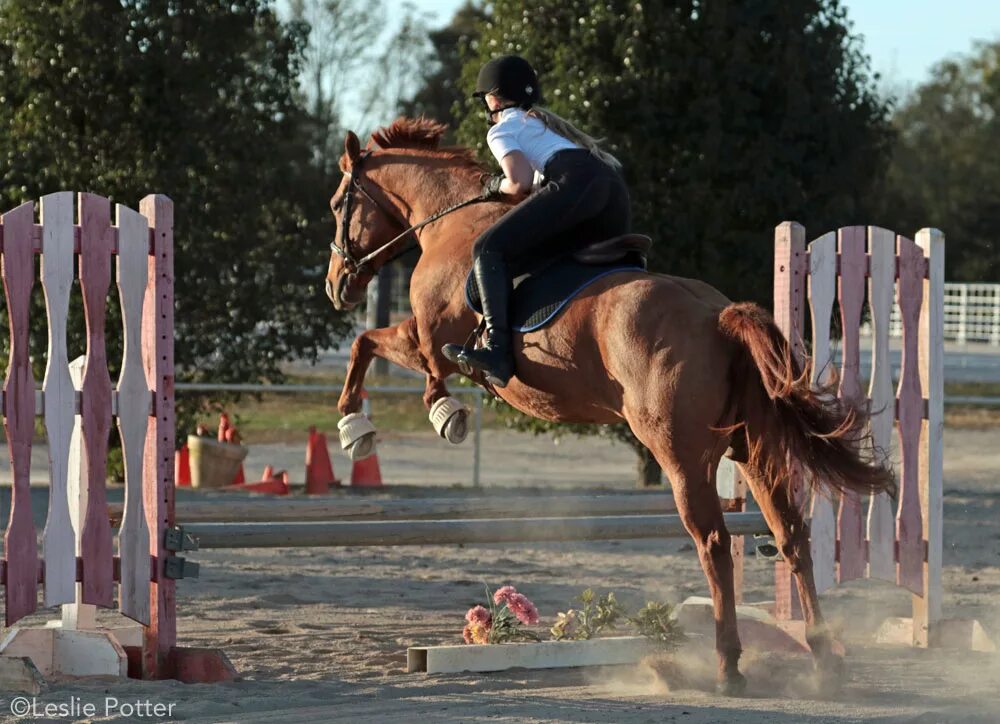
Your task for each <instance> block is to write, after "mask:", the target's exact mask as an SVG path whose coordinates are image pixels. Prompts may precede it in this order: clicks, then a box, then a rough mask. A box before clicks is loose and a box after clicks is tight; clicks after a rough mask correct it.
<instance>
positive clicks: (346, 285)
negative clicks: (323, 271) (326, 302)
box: [326, 274, 364, 311]
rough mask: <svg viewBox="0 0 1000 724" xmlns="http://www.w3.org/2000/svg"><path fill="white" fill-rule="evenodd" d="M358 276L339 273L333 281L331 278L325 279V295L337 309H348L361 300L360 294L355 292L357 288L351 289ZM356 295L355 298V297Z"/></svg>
mask: <svg viewBox="0 0 1000 724" xmlns="http://www.w3.org/2000/svg"><path fill="white" fill-rule="evenodd" d="M357 280H358V277H357V276H356V275H354V274H341V275H340V277H339V278H338V279H337V281H336V282H334V281H333V280H332V279H329V278H327V280H326V296H327V297H329V298H330V301H331V302H333V306H334V308H335V309H337V310H338V311H350V310H352V309H354V308H355V307H356V306H358V305H359V304H360V303H361V302H362V301H363V300H364V295H363V287H362V294H360V295H359V294H357V291H358V290H357V289H353V288H352V287H354V285H355V283H356V282H357ZM355 297H357V298H355Z"/></svg>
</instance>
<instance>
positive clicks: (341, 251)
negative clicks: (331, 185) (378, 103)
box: [330, 149, 489, 274]
mask: <svg viewBox="0 0 1000 724" xmlns="http://www.w3.org/2000/svg"><path fill="white" fill-rule="evenodd" d="M371 155H372V152H371V151H370V150H368V149H366V150H365V151H364V152H362V154H361V155H360V156H359V157H358V158H357V160H356V161H355V162H354V163H353V164H352V165H351V170H350V172H348V174H347V177H348V178H349V179H350V180H349V182H348V184H347V189H346V190H345V191H344V209H343V216H342V217H341V219H340V238H341V243H342V244H343V246H337V240H336V239H334V240H333V241H331V242H330V251H332V252H333V253H335V254H337V255H338V256H340V257H341V258H342V259H343V260H344V266H345V267H346V268H347V271H348V273H350V274H361V273H363V272H366V271H368V270H369V268H371V267H372V262H373V261H375V259H376V257H378V256H379V255H380V254H382V253H383V252H385V251H386V250H388V249H392V248H393V247H395V246H396V245H397V244H399V242H400V241H403V240H404V239H406V237H407V236H411V235H412V236H411V238H410V239H409V240H408V241H407V243H406V244H405V245H403V246H402V248H400V249H398V250H396V251H395V253H393V255H392V256H391V257H389V258H388V259H386V260H385V261H384V262H383V264H382V266H384V265H385V264H389V263H390V262H392V261H395V260H396V259H398V258H399V257H401V256H402V255H403V254H405V253H406V252H408V251H410V250H411V249H413V248H415V247H417V246H419V245H420V241H419V240H418V238H417V235H416V234H415V233H414V232H415V231H416V230H417V229H421V228H423V227H424V226H427V225H428V224H430V223H432V222H434V221H437V220H438V219H440V218H441V217H442V216H445V215H447V214H450V213H451V212H453V211H458V210H459V209H461V208H464V207H466V206H471V205H472V204H478V203H480V202H482V201H488V200H489V199H487V198H486V197H485V196H482V195H480V196H475V197H473V198H471V199H466V200H465V201H461V202H459V203H457V204H454V205H452V206H449V207H448V208H445V209H441V210H440V211H438V212H437V213H435V214H432V215H430V216H428V217H427V218H426V219H424V220H423V221H421V222H420V223H419V224H414V225H413V226H410V227H409V228H407V229H404V230H403V232H402V233H400V234H399V235H398V236H396V237H395V238H393V239H392V240H390V241H387V242H386V243H385V244H383V245H382V246H380V247H379V248H378V249H376V250H375V251H373V252H371V253H369V254H365V255H364V256H363V257H361V258H360V259H358V258H355V257H354V255H353V254H351V202H352V201H353V197H354V192H355V191H357V192H358V193H360V194H361V195H363V196H364V197H365V198H366V199H368V200H369V201H371V202H372V203H373V204H374V205H375V207H376V208H377V209H379V210H380V211H381V212H382V213H384V214H386V215H387V216H388V217H389V218H391V219H395V218H396V214H395V213H394V212H393V210H391V209H389V208H387V207H386V205H385V204H384V203H382V202H380V201H379V200H378V199H376V198H375V197H374V196H372V195H371V194H370V193H369V192H368V190H367V189H366V188H365V187H364V186H363V185H362V184H361V176H360V173H359V172H360V170H361V163H362V162H363V161H364V160H365V159H366V158H368V157H369V156H371ZM374 271H377V269H374Z"/></svg>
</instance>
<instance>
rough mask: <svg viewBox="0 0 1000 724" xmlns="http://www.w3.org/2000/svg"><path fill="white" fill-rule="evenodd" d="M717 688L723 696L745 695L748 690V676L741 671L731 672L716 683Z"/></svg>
mask: <svg viewBox="0 0 1000 724" xmlns="http://www.w3.org/2000/svg"><path fill="white" fill-rule="evenodd" d="M715 690H716V691H717V692H718V693H719V694H721V695H722V696H743V694H745V693H746V690H747V677H745V676H744V675H743V674H741V673H739V672H736V673H735V674H729V675H728V676H726V678H725V679H723V680H722V681H720V682H719V683H718V684H716V685H715Z"/></svg>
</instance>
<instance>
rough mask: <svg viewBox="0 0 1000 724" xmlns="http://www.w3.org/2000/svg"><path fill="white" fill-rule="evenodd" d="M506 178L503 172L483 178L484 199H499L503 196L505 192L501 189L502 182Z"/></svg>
mask: <svg viewBox="0 0 1000 724" xmlns="http://www.w3.org/2000/svg"><path fill="white" fill-rule="evenodd" d="M505 178H506V176H504V175H503V174H502V173H499V174H497V175H496V176H487V177H486V178H485V179H484V180H483V198H484V199H498V198H500V197H501V196H503V192H502V191H500V184H502V183H503V180H504V179H505Z"/></svg>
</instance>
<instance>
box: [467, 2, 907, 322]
mask: <svg viewBox="0 0 1000 724" xmlns="http://www.w3.org/2000/svg"><path fill="white" fill-rule="evenodd" d="M505 52H517V53H520V54H521V55H524V56H525V57H527V58H528V59H529V60H530V61H532V62H533V63H534V64H535V66H536V68H537V69H538V71H539V74H540V76H541V84H542V92H543V94H544V95H545V97H546V99H547V104H548V105H549V107H551V108H552V109H553V110H554V111H556V112H557V113H559V114H560V115H563V116H564V117H566V118H568V119H569V120H571V121H573V122H574V123H576V124H577V125H579V126H580V127H581V128H582V129H584V130H585V131H589V132H590V133H592V134H594V135H597V136H603V137H606V138H607V147H608V149H609V150H611V151H612V152H613V153H615V154H616V155H617V156H618V157H619V158H620V159H621V160H622V162H623V163H624V166H625V173H626V176H627V179H628V181H629V183H630V187H631V190H632V198H633V210H634V215H635V224H634V226H635V229H636V230H637V231H642V232H647V233H650V234H651V235H652V236H653V237H654V239H655V244H654V255H653V267H654V268H655V269H657V270H659V271H665V272H669V273H672V274H678V275H682V276H690V277H697V278H700V279H704V280H706V281H708V282H710V283H712V284H714V285H715V286H717V287H719V288H720V289H721V290H722V291H723V292H724V293H726V294H727V295H728V296H730V297H732V298H734V299H755V300H757V301H760V302H768V301H769V299H770V291H771V276H770V274H769V273H767V270H769V269H770V268H771V263H772V261H771V259H772V245H771V237H770V230H771V229H772V228H773V227H774V226H775V225H776V224H777V223H779V222H781V221H782V220H785V219H795V220H797V221H800V222H802V223H804V224H805V225H806V228H807V229H814V230H816V231H817V232H818V231H820V230H823V231H825V230H826V229H827V228H830V227H833V226H835V225H842V224H845V223H852V222H854V221H861V220H864V219H865V218H866V216H865V215H866V214H867V213H868V209H867V208H866V206H865V204H866V202H867V201H868V199H869V198H870V191H871V189H872V188H873V187H874V184H875V182H877V181H878V180H879V178H880V177H881V175H882V173H883V169H884V166H885V164H886V154H887V147H888V143H889V141H890V138H891V134H890V129H889V127H888V122H887V120H886V119H887V115H888V108H887V106H886V104H885V103H884V102H883V101H881V100H879V99H878V97H877V96H876V91H875V88H874V84H873V80H872V78H871V76H870V74H869V70H868V61H867V58H866V57H865V56H864V55H862V53H861V51H860V49H859V40H858V39H857V38H856V37H855V36H853V35H852V34H851V33H850V29H849V27H848V25H847V21H846V16H845V11H844V9H843V8H842V7H841V5H840V3H839V0H794V1H792V2H788V0H763V1H761V2H754V3H746V2H736V1H735V0H730V1H729V2H713V3H702V2H696V1H695V0H667V1H665V2H656V3H639V2H635V0H609V1H608V2H600V3H594V2H590V0H541V1H536V2H531V3H526V2H521V1H519V0H496V2H494V3H492V15H491V18H490V21H489V22H488V23H486V25H485V26H484V28H483V32H482V35H481V37H480V38H479V39H478V40H475V41H473V42H470V43H469V44H468V46H467V48H466V52H465V55H464V58H465V63H464V66H463V71H462V81H461V84H462V87H463V88H471V87H473V83H474V81H475V76H476V73H477V71H478V69H479V67H480V65H481V64H482V63H483V62H484V61H485V60H487V59H488V58H490V57H492V56H494V55H499V54H500V53H505ZM455 114H456V116H457V117H458V118H460V119H461V122H460V126H459V131H458V138H459V140H460V141H462V142H464V143H467V144H470V145H472V146H476V147H478V148H479V149H480V150H485V135H486V134H485V128H484V125H483V119H482V114H481V112H480V110H479V109H478V108H477V106H476V105H475V103H472V102H469V103H465V104H461V105H460V106H459V107H457V108H456V109H455ZM485 157H486V156H485V154H484V158H485Z"/></svg>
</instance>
